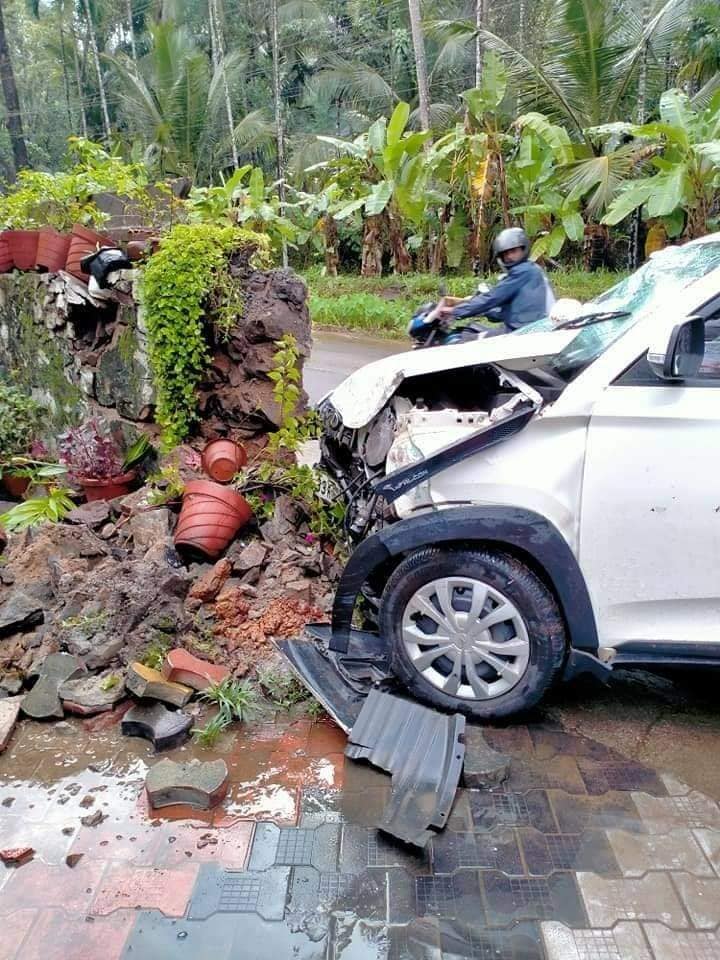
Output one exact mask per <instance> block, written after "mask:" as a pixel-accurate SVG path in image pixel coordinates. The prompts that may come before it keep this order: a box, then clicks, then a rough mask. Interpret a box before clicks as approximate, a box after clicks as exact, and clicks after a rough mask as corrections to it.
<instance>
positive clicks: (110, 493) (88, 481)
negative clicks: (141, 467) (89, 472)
mask: <svg viewBox="0 0 720 960" xmlns="http://www.w3.org/2000/svg"><path fill="white" fill-rule="evenodd" d="M136 476H137V471H136V470H128V472H127V473H121V474H119V475H118V476H117V477H109V478H108V479H107V480H93V479H92V478H91V477H80V478H79V482H80V486H81V487H82V488H83V492H84V493H85V499H86V500H87V501H88V503H91V502H92V501H93V500H114V499H115V497H124V496H126V494H128V493H130V486H131V484H132V482H133V480H134V479H135V477H136Z"/></svg>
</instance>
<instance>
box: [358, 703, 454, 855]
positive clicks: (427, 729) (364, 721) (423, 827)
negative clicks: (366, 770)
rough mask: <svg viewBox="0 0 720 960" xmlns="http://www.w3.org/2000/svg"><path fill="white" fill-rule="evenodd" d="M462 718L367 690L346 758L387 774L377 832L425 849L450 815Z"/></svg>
mask: <svg viewBox="0 0 720 960" xmlns="http://www.w3.org/2000/svg"><path fill="white" fill-rule="evenodd" d="M464 733H465V718H464V717H462V716H460V714H457V713H456V714H453V715H447V714H443V713H438V712H437V711H436V710H431V709H429V708H428V707H422V706H420V705H419V704H417V703H413V702H411V701H409V700H404V699H402V698H401V697H397V696H394V695H393V694H389V693H383V692H381V691H379V690H377V689H371V690H370V692H369V693H368V695H367V699H366V700H365V702H364V704H363V706H362V709H361V711H360V714H359V716H358V718H357V721H356V722H355V725H354V726H353V728H352V730H351V731H350V737H349V741H350V742H349V743H348V746H347V748H346V750H345V755H346V756H348V757H350V758H351V759H352V760H367V761H368V762H369V763H371V764H373V766H376V767H380V769H382V770H385V771H386V772H387V773H390V774H392V793H391V796H390V802H389V803H388V805H387V807H386V809H385V811H384V813H383V818H382V821H381V822H380V823H379V824H378V826H379V828H380V829H381V830H384V831H385V832H386V833H389V834H391V835H392V836H393V837H397V838H398V839H399V840H402V841H403V842H404V843H410V844H413V845H414V846H417V847H424V846H425V845H426V844H427V843H428V841H429V840H430V839H432V837H433V836H434V835H435V834H436V832H437V831H438V830H441V829H442V828H443V827H444V826H445V824H446V823H447V819H448V817H449V816H450V811H451V809H452V804H453V800H454V798H455V792H456V790H457V787H458V783H459V781H460V774H461V772H462V767H463V760H464V759H465V743H464V739H463V738H464Z"/></svg>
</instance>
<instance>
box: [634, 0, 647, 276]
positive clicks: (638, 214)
mask: <svg viewBox="0 0 720 960" xmlns="http://www.w3.org/2000/svg"><path fill="white" fill-rule="evenodd" d="M649 19H650V0H643V6H642V32H643V33H644V32H645V28H646V27H647V24H648V20H649ZM647 83H648V45H647V43H646V44H645V46H644V47H643V52H642V57H641V58H640V76H639V78H638V104H637V111H636V113H635V122H636V123H637V124H643V123H645V118H646V116H647ZM631 234H632V235H631V244H630V265H631V266H632V267H633V269H635V270H636V269H637V268H638V267H639V266H640V264H641V263H642V261H643V253H644V251H643V244H642V207H638V208H637V210H636V211H635V213H634V214H633V219H632V228H631Z"/></svg>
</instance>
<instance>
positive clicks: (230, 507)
mask: <svg viewBox="0 0 720 960" xmlns="http://www.w3.org/2000/svg"><path fill="white" fill-rule="evenodd" d="M250 517H252V510H251V509H250V504H249V503H248V502H247V500H246V499H245V498H244V497H241V496H240V494H239V493H237V492H236V491H235V490H232V489H230V488H229V487H222V486H220V484H219V483H212V482H211V481H210V480H192V481H191V482H190V483H188V484H187V485H186V487H185V495H184V497H183V505H182V510H181V511H180V516H179V518H178V524H177V528H176V529H175V538H174V539H175V546H176V547H184V548H185V549H186V550H188V551H189V552H192V553H199V554H202V555H203V556H205V557H209V558H210V559H215V558H217V557H219V556H220V554H221V553H222V552H223V550H224V549H225V548H226V547H227V546H228V544H229V543H230V542H231V541H232V540H233V538H234V537H235V535H236V534H237V532H238V530H240V528H241V527H243V526H244V525H245V524H246V523H247V522H248V520H249V519H250Z"/></svg>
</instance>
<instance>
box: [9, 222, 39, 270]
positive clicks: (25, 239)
mask: <svg viewBox="0 0 720 960" xmlns="http://www.w3.org/2000/svg"><path fill="white" fill-rule="evenodd" d="M39 233H40V231H39V230H7V231H6V233H5V236H6V238H7V242H8V244H9V246H10V253H11V254H12V258H13V262H14V263H15V266H16V267H17V269H18V270H34V269H35V261H36V259H37V248H38V236H39Z"/></svg>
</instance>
